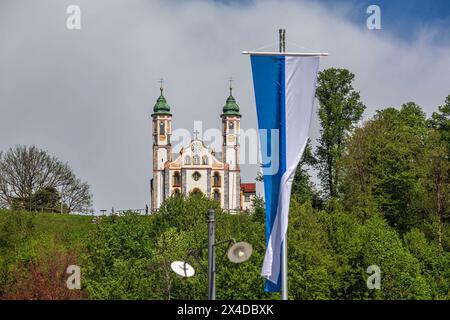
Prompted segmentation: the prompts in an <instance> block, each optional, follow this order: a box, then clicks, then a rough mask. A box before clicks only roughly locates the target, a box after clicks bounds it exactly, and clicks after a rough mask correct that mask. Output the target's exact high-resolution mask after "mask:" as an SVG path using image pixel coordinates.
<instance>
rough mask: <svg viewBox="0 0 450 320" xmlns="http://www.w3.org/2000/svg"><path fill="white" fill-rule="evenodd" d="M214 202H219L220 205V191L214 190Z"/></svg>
mask: <svg viewBox="0 0 450 320" xmlns="http://www.w3.org/2000/svg"><path fill="white" fill-rule="evenodd" d="M214 201H217V202H218V203H220V191H219V190H214Z"/></svg>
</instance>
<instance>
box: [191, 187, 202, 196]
mask: <svg viewBox="0 0 450 320" xmlns="http://www.w3.org/2000/svg"><path fill="white" fill-rule="evenodd" d="M190 194H191V195H193V196H201V195H203V192H201V191H200V189H199V188H194V189H193V190H192V191H191V193H190Z"/></svg>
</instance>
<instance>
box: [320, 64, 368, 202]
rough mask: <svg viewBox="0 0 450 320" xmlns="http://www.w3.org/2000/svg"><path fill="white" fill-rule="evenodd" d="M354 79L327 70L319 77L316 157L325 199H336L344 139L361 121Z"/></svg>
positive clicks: (361, 108)
mask: <svg viewBox="0 0 450 320" xmlns="http://www.w3.org/2000/svg"><path fill="white" fill-rule="evenodd" d="M354 78H355V75H354V74H353V73H351V72H350V71H348V70H346V69H335V68H330V69H327V70H324V71H322V72H320V73H319V77H318V87H317V90H316V97H317V98H318V99H319V104H320V107H319V119H320V123H321V125H322V129H321V137H320V139H319V146H318V148H317V150H316V157H317V159H318V163H319V177H320V179H321V181H322V186H323V188H324V192H325V195H326V197H336V196H337V195H338V183H339V179H340V172H339V168H338V167H337V166H336V163H337V161H338V160H339V158H340V157H341V155H342V153H343V152H344V146H345V144H344V143H345V138H346V137H347V135H348V134H349V133H350V132H351V131H352V130H353V128H354V126H355V125H356V123H357V122H358V121H359V120H360V119H361V116H362V114H363V112H364V109H365V106H364V105H363V104H362V102H361V101H360V94H359V92H356V91H355V90H354V89H353V86H352V82H353V80H354Z"/></svg>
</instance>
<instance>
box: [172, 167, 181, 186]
mask: <svg viewBox="0 0 450 320" xmlns="http://www.w3.org/2000/svg"><path fill="white" fill-rule="evenodd" d="M180 184H181V178H180V173H179V172H178V171H176V172H175V173H174V174H173V185H174V186H176V187H178V186H180Z"/></svg>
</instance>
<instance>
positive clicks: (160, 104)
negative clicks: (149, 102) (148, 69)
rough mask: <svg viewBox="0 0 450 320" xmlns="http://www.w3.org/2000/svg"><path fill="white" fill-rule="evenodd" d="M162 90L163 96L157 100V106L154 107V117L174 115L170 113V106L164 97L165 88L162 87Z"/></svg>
mask: <svg viewBox="0 0 450 320" xmlns="http://www.w3.org/2000/svg"><path fill="white" fill-rule="evenodd" d="M160 90H161V95H160V96H159V97H158V99H157V100H156V103H155V106H154V107H153V114H152V116H154V115H168V116H171V115H172V114H171V113H170V106H169V104H168V103H167V101H166V98H165V97H164V95H163V88H162V86H161V88H160Z"/></svg>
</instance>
